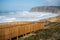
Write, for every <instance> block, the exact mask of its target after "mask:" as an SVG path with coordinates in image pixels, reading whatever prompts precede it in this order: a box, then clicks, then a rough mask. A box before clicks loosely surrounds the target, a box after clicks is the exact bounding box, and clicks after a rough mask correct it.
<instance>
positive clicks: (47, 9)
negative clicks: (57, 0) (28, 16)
mask: <svg viewBox="0 0 60 40" xmlns="http://www.w3.org/2000/svg"><path fill="white" fill-rule="evenodd" d="M30 12H53V13H60V6H39V7H33V8H32V9H31V10H30Z"/></svg>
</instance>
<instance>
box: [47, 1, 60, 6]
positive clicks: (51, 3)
mask: <svg viewBox="0 0 60 40" xmlns="http://www.w3.org/2000/svg"><path fill="white" fill-rule="evenodd" d="M46 1H47V2H48V4H49V5H55V6H56V5H59V3H60V0H46Z"/></svg>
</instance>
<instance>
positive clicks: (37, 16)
mask: <svg viewBox="0 0 60 40" xmlns="http://www.w3.org/2000/svg"><path fill="white" fill-rule="evenodd" d="M58 15H59V14H57V13H51V12H28V11H22V12H21V11H17V12H3V13H0V23H4V22H16V21H38V20H42V19H47V18H50V17H55V16H58Z"/></svg>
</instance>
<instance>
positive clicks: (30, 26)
mask: <svg viewBox="0 0 60 40" xmlns="http://www.w3.org/2000/svg"><path fill="white" fill-rule="evenodd" d="M10 25H11V26H10ZM2 26H3V24H2V25H1V24H0V39H1V40H5V39H10V40H11V38H13V37H17V40H18V36H19V35H23V34H26V33H29V32H32V31H37V30H40V29H43V28H44V23H41V22H30V23H27V24H16V25H12V24H6V25H5V24H4V26H5V27H2ZM6 26H7V27H6Z"/></svg>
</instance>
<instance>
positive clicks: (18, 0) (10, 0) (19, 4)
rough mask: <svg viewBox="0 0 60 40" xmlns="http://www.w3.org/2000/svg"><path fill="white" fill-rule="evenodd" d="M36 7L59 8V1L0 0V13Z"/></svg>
mask: <svg viewBox="0 0 60 40" xmlns="http://www.w3.org/2000/svg"><path fill="white" fill-rule="evenodd" d="M36 6H60V0H0V11H18V10H19V11H26V10H30V9H31V8H32V7H36Z"/></svg>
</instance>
